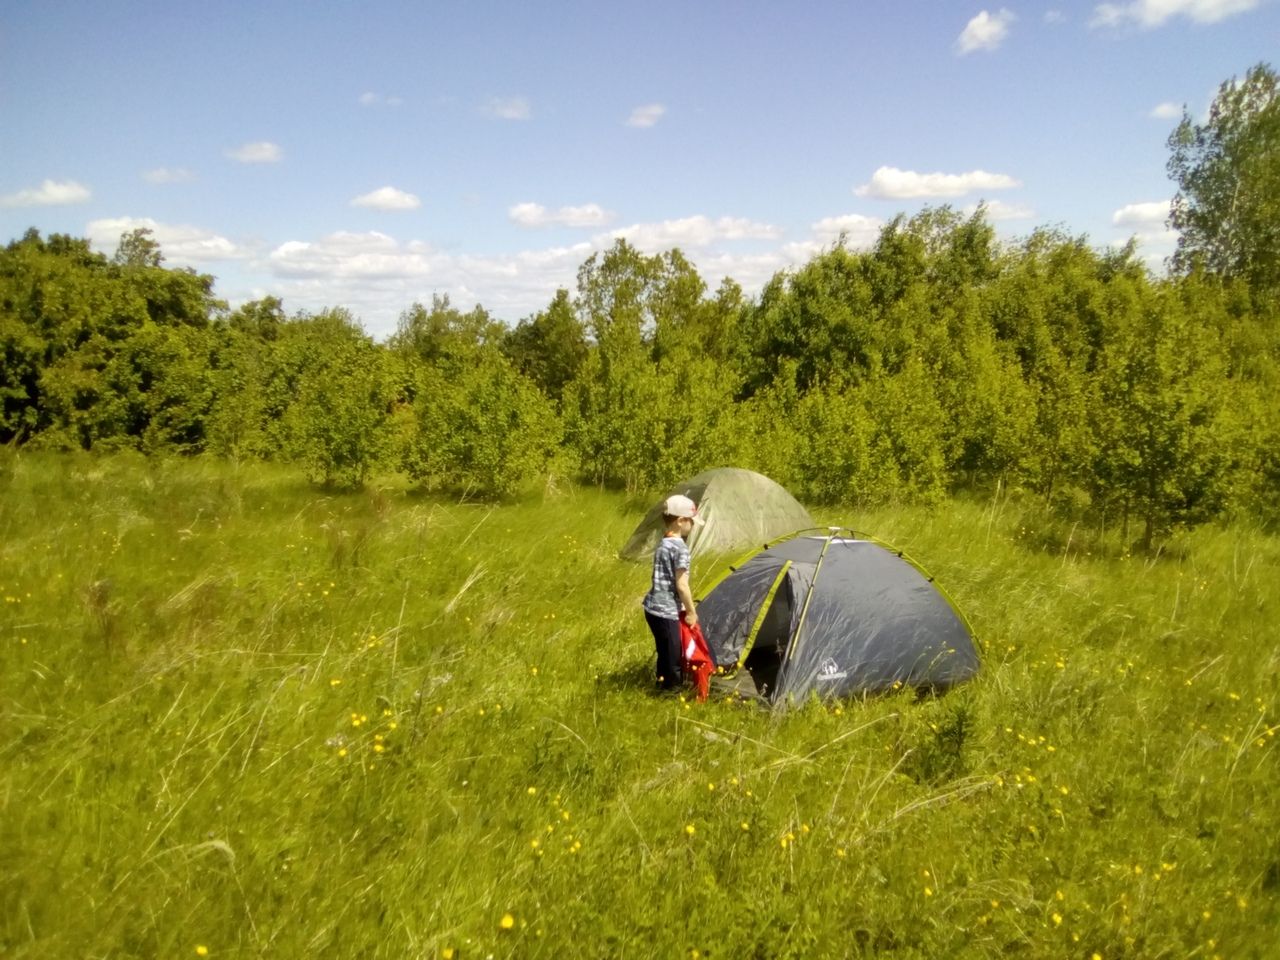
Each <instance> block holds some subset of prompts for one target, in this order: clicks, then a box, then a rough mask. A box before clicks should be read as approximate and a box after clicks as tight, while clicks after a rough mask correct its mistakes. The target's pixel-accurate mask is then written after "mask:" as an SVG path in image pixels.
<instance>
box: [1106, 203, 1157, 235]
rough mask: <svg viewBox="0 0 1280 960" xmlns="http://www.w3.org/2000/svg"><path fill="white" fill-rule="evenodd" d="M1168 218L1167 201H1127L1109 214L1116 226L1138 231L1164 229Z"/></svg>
mask: <svg viewBox="0 0 1280 960" xmlns="http://www.w3.org/2000/svg"><path fill="white" fill-rule="evenodd" d="M1168 219H1169V201H1168V200H1153V201H1151V202H1150V203H1129V204H1126V205H1125V206H1123V207H1121V208H1120V209H1119V210H1117V211H1116V212H1115V213H1113V214H1112V215H1111V222H1112V224H1113V225H1115V226H1117V227H1133V228H1134V229H1136V230H1139V231H1150V230H1154V229H1156V228H1159V229H1160V230H1163V229H1164V224H1165V221H1166V220H1168Z"/></svg>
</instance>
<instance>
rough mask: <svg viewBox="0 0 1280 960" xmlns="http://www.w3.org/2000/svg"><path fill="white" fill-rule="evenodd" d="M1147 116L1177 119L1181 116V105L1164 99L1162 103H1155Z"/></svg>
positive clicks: (1157, 118)
mask: <svg viewBox="0 0 1280 960" xmlns="http://www.w3.org/2000/svg"><path fill="white" fill-rule="evenodd" d="M1149 116H1151V117H1154V118H1155V119H1156V120H1177V119H1178V118H1179V117H1181V116H1182V107H1180V106H1178V105H1177V104H1176V103H1174V102H1172V101H1170V100H1166V101H1165V102H1164V103H1157V104H1156V105H1155V106H1154V107H1152V108H1151V113H1150V114H1149Z"/></svg>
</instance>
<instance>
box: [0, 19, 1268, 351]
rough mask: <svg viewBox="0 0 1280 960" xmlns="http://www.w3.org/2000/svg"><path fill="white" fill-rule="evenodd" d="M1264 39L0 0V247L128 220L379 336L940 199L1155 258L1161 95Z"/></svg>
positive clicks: (806, 237)
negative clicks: (442, 316)
mask: <svg viewBox="0 0 1280 960" xmlns="http://www.w3.org/2000/svg"><path fill="white" fill-rule="evenodd" d="M1278 50H1280V2H1277V0H1114V2H1112V3H1103V4H1099V3H1096V2H1085V3H1075V2H1063V3H1036V4H1031V3H1018V2H1010V3H1008V4H1007V5H990V4H988V5H985V6H984V5H983V4H981V3H972V4H965V3H955V2H941V0H936V2H923V0H903V2H894V3H854V2H851V0H846V2H812V3H808V4H797V5H787V6H784V5H782V4H779V3H776V2H774V3H763V2H710V0H707V2H698V0H684V2H656V3H630V4H607V3H602V2H598V0H597V2H577V0H561V2H553V3H551V2H547V3H533V2H529V0H525V2H523V3H509V2H505V0H494V2H472V3H462V2H456V3H455V2H418V3H410V2H364V3H354V2H324V0H310V2H300V0H293V2H271V0H255V2H252V3H240V2H225V3H216V4H210V3H202V4H195V3H185V2H181V0H169V2H163V3H144V2H107V0H104V2H102V3H89V2H79V3H70V2H62V0H42V2H40V3H32V2H17V0H0V242H6V241H8V240H10V239H14V238H17V237H19V236H21V234H22V232H23V231H24V230H26V229H27V228H28V227H31V226H34V227H36V228H38V229H39V230H41V232H43V233H46V234H47V233H53V232H62V233H71V234H73V235H76V236H87V237H89V238H90V239H91V240H92V242H93V243H94V246H95V247H96V248H98V249H100V250H102V251H104V252H106V253H110V252H112V251H113V250H114V249H115V245H116V242H117V241H118V239H119V235H120V234H121V233H122V232H124V231H126V230H128V229H132V228H133V227H136V226H147V227H150V228H151V229H153V230H154V232H155V234H156V236H157V238H158V239H159V240H160V241H161V244H162V247H163V249H164V252H165V254H166V257H167V261H168V262H169V263H170V264H171V265H178V266H191V267H194V268H196V269H198V270H200V271H202V272H207V273H212V274H213V275H214V276H216V277H217V278H218V282H217V286H216V288H215V289H216V292H217V294H218V295H219V296H221V297H223V298H225V299H227V300H228V301H230V302H231V303H232V304H236V303H240V302H243V301H245V300H248V299H252V298H255V297H260V296H263V295H265V294H274V295H277V296H280V297H282V298H283V299H284V301H285V308H286V310H288V311H290V312H292V311H294V310H298V309H306V310H316V309H320V308H322V307H325V306H346V307H349V308H350V309H351V310H352V311H353V312H354V313H355V314H356V315H357V316H358V317H359V318H360V319H361V321H362V322H363V323H364V325H365V328H366V329H367V330H368V331H369V332H370V333H372V334H374V335H376V336H379V337H382V336H385V335H386V334H388V333H390V332H391V331H393V330H394V329H395V323H396V318H397V317H398V315H399V313H400V312H401V311H402V310H404V309H405V308H406V307H408V306H409V305H410V304H411V303H413V302H414V301H415V300H417V301H429V300H430V298H431V296H432V294H433V293H438V294H448V295H449V296H450V297H451V298H452V300H453V301H454V303H455V304H457V305H459V306H462V307H464V308H468V307H470V306H472V305H474V304H475V303H481V304H483V305H484V306H485V307H486V308H488V309H489V310H490V311H491V312H492V313H494V314H495V315H496V316H498V317H500V318H501V319H504V320H506V321H508V322H511V323H514V322H516V321H517V320H519V319H521V318H522V317H525V316H528V315H529V314H531V313H533V312H535V311H537V310H539V309H541V308H542V307H544V306H545V305H546V304H547V303H548V302H549V301H550V299H551V297H552V295H553V294H554V292H555V290H556V288H557V287H560V286H563V287H568V288H569V289H571V290H572V289H573V285H574V281H575V277H576V273H577V270H578V267H579V266H580V265H581V264H582V262H583V261H584V260H585V259H586V258H587V257H588V256H590V254H591V253H592V252H593V251H597V250H602V249H605V248H607V247H608V246H610V245H611V244H612V243H613V242H614V240H615V238H616V237H619V236H625V237H627V238H628V239H629V240H631V241H632V242H633V243H635V244H636V245H637V246H639V247H641V248H642V249H644V250H647V251H651V252H657V251H661V250H666V249H669V248H671V247H673V246H678V247H680V248H681V250H683V251H684V252H685V254H686V255H687V256H688V257H689V258H690V259H691V260H692V261H693V262H694V263H695V264H696V265H697V267H698V268H699V270H700V272H701V273H702V276H703V278H704V279H705V280H706V281H707V283H708V285H709V286H710V287H711V288H713V289H714V288H715V287H716V286H717V285H718V284H719V282H720V279H721V278H722V277H724V276H731V277H733V278H734V279H735V280H737V281H738V282H739V283H741V284H742V285H743V287H744V288H745V289H746V290H747V292H748V293H749V294H752V293H755V292H756V291H758V290H759V288H760V286H761V285H762V284H763V283H764V282H765V281H766V280H767V279H768V278H769V277H770V276H772V275H773V274H774V273H775V272H776V271H778V270H783V269H787V268H788V267H791V266H794V265H797V264H799V263H803V262H804V261H805V260H807V259H808V258H809V257H811V256H812V255H813V254H814V253H815V252H817V251H819V250H821V249H822V248H823V247H824V246H826V245H829V244H830V243H831V242H832V241H833V240H834V238H835V237H836V236H837V235H838V234H839V232H840V231H841V230H842V229H843V230H845V231H847V233H848V236H849V238H850V241H851V242H852V243H853V244H855V245H865V244H867V243H870V242H871V241H873V240H874V238H875V235H876V232H877V230H878V228H879V226H880V225H881V224H883V223H884V222H885V221H886V220H887V219H889V218H891V217H892V216H894V215H895V214H897V213H906V214H908V215H909V214H911V213H914V212H916V211H918V210H919V209H921V208H922V207H924V206H926V205H938V204H942V203H948V204H951V205H952V206H953V207H956V208H957V209H961V210H965V209H969V208H971V207H973V205H975V204H977V203H978V202H979V201H985V202H986V203H987V204H988V205H989V210H990V216H991V219H992V222H993V223H994V224H995V226H996V228H997V230H998V231H999V233H1000V235H1001V236H1002V237H1006V238H1016V237H1019V236H1024V235H1026V234H1027V233H1029V232H1030V231H1031V230H1033V229H1035V228H1036V227H1038V226H1056V227H1060V228H1062V229H1064V230H1066V231H1068V232H1069V233H1071V234H1076V235H1080V234H1085V235H1087V236H1088V237H1089V239H1090V241H1091V242H1092V243H1093V244H1095V245H1096V246H1099V247H1102V246H1106V245H1109V244H1112V243H1117V242H1123V241H1124V240H1125V239H1127V238H1128V237H1130V236H1134V235H1136V236H1138V237H1139V239H1140V242H1141V244H1142V246H1141V249H1142V251H1143V253H1144V255H1146V256H1147V257H1148V258H1149V259H1150V260H1151V262H1152V263H1153V265H1159V264H1160V262H1161V261H1162V259H1163V257H1164V256H1166V255H1167V254H1168V253H1169V252H1170V251H1171V250H1172V247H1173V238H1172V237H1171V236H1170V235H1169V234H1168V233H1167V232H1166V231H1165V229H1164V227H1163V221H1164V219H1165V215H1166V213H1167V205H1168V201H1169V198H1170V197H1171V196H1172V193H1173V187H1172V185H1171V183H1170V181H1169V180H1168V177H1167V174H1166V172H1165V162H1166V160H1167V156H1168V151H1167V148H1166V147H1165V139H1166V138H1167V136H1168V135H1169V132H1170V131H1171V130H1172V129H1173V128H1174V126H1176V124H1177V122H1178V118H1179V116H1180V115H1181V110H1182V108H1183V107H1184V106H1185V107H1186V108H1187V109H1188V110H1189V111H1190V112H1191V113H1192V115H1193V116H1195V117H1197V118H1202V117H1203V115H1204V114H1205V112H1206V110H1207V108H1208V105H1209V103H1210V101H1211V100H1212V98H1213V95H1214V93H1215V92H1216V90H1217V88H1218V86H1219V84H1221V83H1222V82H1223V81H1225V80H1227V79H1229V78H1231V77H1232V76H1243V74H1244V72H1245V71H1246V70H1247V69H1248V68H1249V67H1250V66H1252V65H1254V64H1256V63H1258V62H1260V61H1266V62H1271V63H1272V65H1273V66H1274V65H1276V62H1275V61H1276V52H1277V51H1278Z"/></svg>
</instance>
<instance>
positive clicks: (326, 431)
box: [282, 309, 392, 486]
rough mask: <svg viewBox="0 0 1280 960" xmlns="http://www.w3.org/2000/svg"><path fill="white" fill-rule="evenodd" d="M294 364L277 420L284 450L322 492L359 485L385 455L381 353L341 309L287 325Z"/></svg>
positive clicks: (385, 385) (387, 400)
mask: <svg viewBox="0 0 1280 960" xmlns="http://www.w3.org/2000/svg"><path fill="white" fill-rule="evenodd" d="M292 326H293V327H294V328H295V330H294V337H295V338H296V348H297V350H296V353H295V356H296V357H297V358H298V360H299V361H300V362H298V364H297V367H296V368H295V369H296V374H295V377H294V380H293V392H292V396H291V399H290V402H289V403H288V406H287V407H286V408H285V411H284V415H283V418H282V427H283V435H282V439H283V441H284V447H285V450H286V452H287V453H288V454H289V455H290V456H291V457H292V458H293V459H295V460H298V461H300V462H301V463H303V464H304V465H305V466H306V468H307V472H308V473H309V474H310V476H311V478H312V479H313V480H316V481H319V482H321V483H323V484H325V485H326V486H328V485H340V486H358V485H360V484H361V483H363V482H364V481H365V479H366V478H367V477H368V476H369V474H370V473H371V472H372V471H373V470H374V469H375V468H376V467H378V466H379V465H380V464H381V463H382V462H383V458H384V456H385V454H386V451H387V416H388V413H389V410H390V406H391V399H392V395H391V389H390V381H389V379H388V377H387V376H386V371H385V368H384V364H383V353H382V351H381V350H380V349H379V348H378V346H377V345H376V344H375V343H374V342H373V341H372V340H371V339H370V338H369V337H368V336H367V335H366V334H365V333H364V331H363V330H362V329H361V328H360V325H359V324H358V323H357V322H356V320H355V319H354V318H353V317H352V316H351V314H350V313H349V312H348V311H346V310H344V309H332V310H327V311H325V312H323V313H321V314H318V315H317V316H315V317H313V318H310V319H308V320H305V321H301V322H295V323H294V324H292Z"/></svg>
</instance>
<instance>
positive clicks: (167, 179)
mask: <svg viewBox="0 0 1280 960" xmlns="http://www.w3.org/2000/svg"><path fill="white" fill-rule="evenodd" d="M195 178H196V175H195V174H194V173H192V172H191V171H190V170H188V169H187V168H186V167H156V168H155V169H154V170H147V171H144V172H143V174H142V179H143V180H146V181H147V182H148V183H190V182H191V181H192V180H194V179H195Z"/></svg>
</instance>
